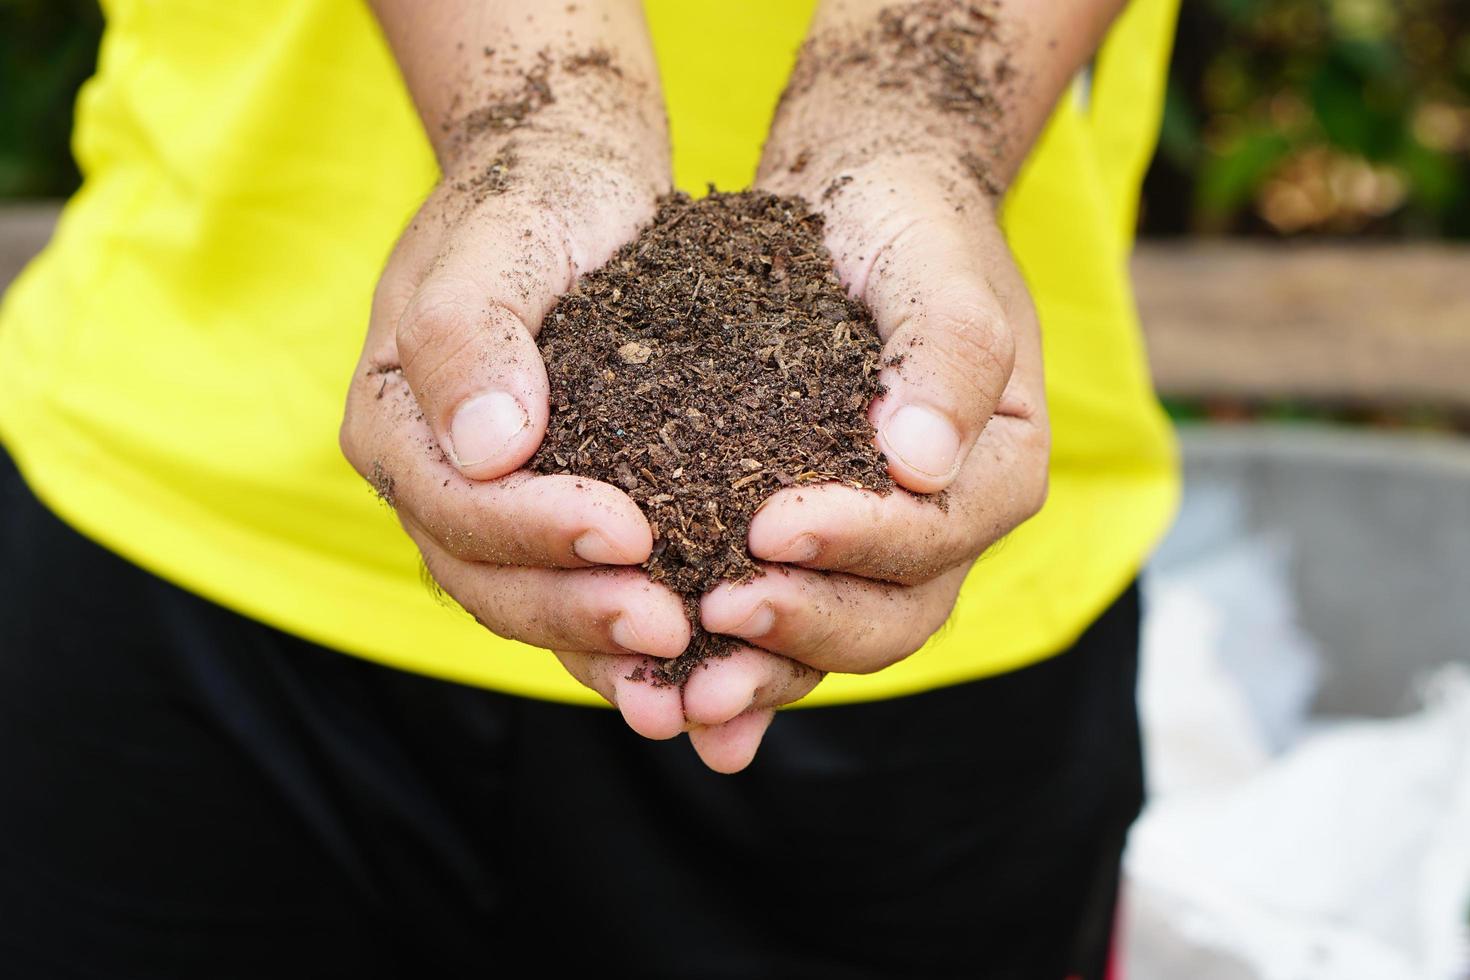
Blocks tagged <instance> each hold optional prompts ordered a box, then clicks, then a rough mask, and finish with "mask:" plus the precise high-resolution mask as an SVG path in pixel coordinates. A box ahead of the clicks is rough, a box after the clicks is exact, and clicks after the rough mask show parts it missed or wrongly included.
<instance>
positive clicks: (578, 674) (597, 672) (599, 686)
mask: <svg viewBox="0 0 1470 980" xmlns="http://www.w3.org/2000/svg"><path fill="white" fill-rule="evenodd" d="M556 656H557V659H559V660H560V661H561V663H562V666H563V667H565V668H566V669H567V673H569V674H571V675H572V676H573V677H575V678H576V679H577V680H578V681H580V682H581V683H582V684H583V686H585V687H588V688H591V689H592V690H593V691H596V692H597V693H598V694H600V695H602V697H603V699H604V700H606V701H607V703H608V704H611V705H612V706H613V707H615V708H617V709H618V711H619V713H621V714H622V716H623V721H625V722H627V724H628V727H629V728H631V729H633V731H635V732H637V733H638V734H639V735H642V736H643V737H644V738H652V739H659V740H662V739H668V738H673V737H674V736H675V735H678V734H680V733H681V732H683V731H684V730H685V728H686V727H687V726H686V724H685V720H684V706H683V702H682V701H681V700H680V695H679V689H678V688H677V687H675V686H674V685H672V684H653V683H651V682H650V681H649V680H648V678H649V677H651V676H652V672H653V668H654V667H655V666H656V664H657V661H654V660H651V659H649V658H647V657H629V656H617V655H608V654H601V653H576V652H568V651H557V653H556Z"/></svg>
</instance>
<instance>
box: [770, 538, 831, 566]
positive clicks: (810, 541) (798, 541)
mask: <svg viewBox="0 0 1470 980" xmlns="http://www.w3.org/2000/svg"><path fill="white" fill-rule="evenodd" d="M821 553H822V543H821V542H820V541H818V540H817V538H816V535H813V534H798V535H797V536H796V537H794V538H792V539H791V541H790V543H788V544H787V545H786V547H784V548H782V549H781V550H780V551H777V552H775V553H773V554H770V555H767V556H765V557H766V561H784V562H802V561H811V560H812V559H813V558H815V557H817V555H819V554H821Z"/></svg>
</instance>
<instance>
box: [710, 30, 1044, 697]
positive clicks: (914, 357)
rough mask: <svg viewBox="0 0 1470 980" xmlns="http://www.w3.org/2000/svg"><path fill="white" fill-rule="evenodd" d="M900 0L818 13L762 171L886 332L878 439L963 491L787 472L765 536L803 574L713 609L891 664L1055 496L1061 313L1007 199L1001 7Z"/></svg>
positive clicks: (760, 630) (814, 649) (914, 476)
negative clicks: (813, 478)
mask: <svg viewBox="0 0 1470 980" xmlns="http://www.w3.org/2000/svg"><path fill="white" fill-rule="evenodd" d="M873 6H874V7H877V6H879V5H876V4H875V5H873ZM855 7H856V8H862V7H863V4H861V3H859V4H856V5H855ZM897 10H898V8H896V7H895V8H884V9H881V10H878V11H877V12H876V14H874V15H873V16H872V17H871V18H870V19H865V18H864V17H859V16H856V15H854V19H853V20H852V21H851V22H850V23H849V22H843V21H842V19H841V16H834V17H833V18H832V21H833V22H832V23H829V24H824V23H819V24H818V26H817V29H816V33H815V35H814V37H813V40H812V41H811V42H810V43H809V44H808V46H807V48H806V49H805V50H804V52H803V56H802V60H801V63H799V64H798V66H797V69H796V72H795V74H794V75H793V80H792V84H791V86H790V88H789V89H788V91H787V94H786V96H785V98H784V99H783V103H782V107H781V109H780V111H779V112H778V114H777V118H776V122H775V124H774V126H773V129H772V134H771V138H770V140H769V141H768V142H767V145H766V152H765V157H764V160H763V162H762V168H761V175H760V179H759V181H758V185H759V186H763V187H766V188H769V189H771V190H774V191H777V192H779V193H786V194H801V195H804V196H806V197H807V198H808V199H809V200H811V201H813V202H814V204H815V206H816V208H817V210H818V211H820V212H821V213H822V214H823V215H824V216H825V218H826V223H825V239H826V244H827V247H828V249H829V250H830V251H831V253H832V256H833V258H834V260H835V262H836V267H837V273H838V275H839V277H840V278H841V280H842V281H843V283H845V284H846V286H847V287H848V289H849V290H851V292H852V294H853V295H854V296H856V297H859V298H860V299H861V300H862V301H863V302H864V303H866V305H867V306H868V307H869V308H870V309H871V310H872V313H873V316H874V318H875V320H876V324H877V328H878V331H879V334H880V336H881V337H882V339H883V344H884V346H883V355H882V356H883V362H882V363H883V368H882V371H881V373H880V375H879V378H880V380H881V382H882V384H883V385H884V387H885V388H886V393H885V394H884V395H883V396H882V397H881V398H879V399H877V400H876V401H874V402H873V404H872V406H871V408H870V410H869V417H870V418H871V420H872V422H873V424H874V426H875V427H876V429H877V432H878V436H877V441H878V445H879V447H880V448H881V449H882V450H883V452H884V453H885V455H886V457H887V460H888V463H889V467H890V473H891V475H892V477H893V479H894V480H895V481H897V482H898V483H899V484H901V485H902V486H904V487H907V488H908V489H910V490H915V491H921V492H931V491H937V490H941V489H942V490H944V492H945V495H944V506H943V507H936V506H934V504H933V502H932V501H931V500H926V499H923V498H920V497H916V496H914V495H913V494H905V493H893V494H889V495H886V496H882V495H878V494H874V493H871V492H867V491H864V490H860V489H855V488H853V487H851V486H843V485H840V484H828V485H825V486H822V487H817V488H802V489H795V488H788V489H783V490H781V491H779V492H778V493H777V494H776V495H775V497H774V498H772V499H771V500H770V501H769V502H768V503H767V504H766V505H765V506H764V507H762V508H761V510H760V512H759V513H758V514H756V515H755V517H754V518H753V519H752V521H751V525H750V532H749V543H750V551H751V553H752V554H753V555H754V556H755V557H756V558H758V559H763V560H764V561H766V562H779V563H782V565H783V567H785V568H786V569H787V574H784V575H770V574H768V575H765V576H762V577H759V578H754V579H751V580H750V581H748V582H745V583H742V584H733V585H722V586H719V587H717V588H716V589H714V590H713V591H712V592H711V593H710V594H709V595H708V596H706V597H705V599H704V600H703V602H702V604H701V623H702V625H703V626H704V627H705V628H706V629H708V630H710V631H712V632H730V633H737V634H739V635H741V636H743V637H745V638H746V639H747V640H749V641H750V642H751V643H754V644H758V645H759V646H760V647H761V648H763V649H767V650H772V651H776V652H779V653H782V654H785V655H786V656H789V657H791V658H793V659H795V660H798V661H801V662H803V663H805V664H807V665H809V666H811V667H814V668H816V669H818V670H823V671H842V672H852V673H866V672H870V671H875V670H880V669H882V668H884V667H886V666H888V665H890V664H893V663H895V662H897V661H899V660H901V659H903V658H904V657H906V656H908V655H909V654H911V653H913V652H914V651H915V650H917V649H918V648H919V647H920V646H922V645H923V643H924V642H925V641H926V640H927V639H928V638H929V637H930V636H931V635H933V634H934V633H935V632H936V631H937V630H938V629H939V628H940V627H941V626H942V625H943V624H944V622H945V621H946V619H948V617H949V614H950V612H951V610H952V609H953V607H954V603H955V600H956V598H957V596H958V594H959V589H960V586H961V585H962V583H963V582H964V580H965V576H966V574H967V573H968V571H969V569H970V566H971V565H972V564H973V563H974V562H975V560H976V559H977V558H978V557H979V556H980V555H981V553H983V552H984V550H985V549H986V548H988V547H990V546H991V545H992V544H994V543H995V542H996V541H997V540H999V539H1000V538H1001V537H1002V536H1003V535H1005V534H1007V533H1009V532H1010V531H1011V530H1012V529H1013V528H1015V527H1016V526H1017V525H1018V524H1020V523H1021V522H1022V521H1024V520H1025V519H1027V518H1028V517H1030V516H1031V515H1032V514H1034V513H1035V512H1036V511H1037V510H1038V509H1039V508H1040V506H1041V504H1042V502H1043V500H1044V499H1045V496H1046V486H1047V464H1048V452H1049V430H1048V426H1047V417H1046V406H1045V394H1044V380H1043V374H1042V363H1041V341H1040V332H1039V329H1038V325H1037V319H1036V312H1035V309H1034V307H1033V305H1032V303H1031V299H1030V296H1029V294H1028V293H1027V290H1026V285H1025V282H1024V280H1023V279H1022V277H1021V275H1020V272H1019V271H1018V270H1017V268H1016V265H1015V262H1014V260H1013V259H1012V257H1011V254H1010V250H1009V248H1008V246H1007V244H1006V242H1005V238H1004V236H1003V234H1002V233H1001V231H1000V229H999V227H998V226H997V224H996V220H995V206H996V201H995V195H996V194H997V193H998V191H999V190H1000V189H1001V188H1002V187H1003V184H1004V181H1005V179H1007V178H1008V176H1009V173H1010V171H1011V169H1012V168H1013V163H1012V160H1013V155H1008V154H1010V151H1009V150H1008V149H1007V145H1008V144H1007V139H1008V137H1007V130H1006V128H1005V127H1004V126H1002V125H1001V123H1000V122H999V121H998V115H997V114H998V113H999V112H1000V107H1001V106H1002V104H1003V103H1004V102H1005V101H1006V100H1007V99H1008V89H1009V86H1010V85H1012V83H1013V79H1014V74H1013V72H1012V70H1011V69H1010V67H1009V64H1008V62H1007V60H1006V57H1005V51H1006V48H1005V45H1004V44H1003V43H1002V39H1000V38H998V37H997V36H996V33H995V32H996V26H995V21H994V19H993V18H992V17H991V16H990V14H989V13H988V11H990V10H992V8H991V7H990V6H987V5H984V4H948V3H934V2H919V3H915V4H912V5H910V6H907V7H904V8H903V11H902V13H899V12H897ZM1038 125H1039V124H1038Z"/></svg>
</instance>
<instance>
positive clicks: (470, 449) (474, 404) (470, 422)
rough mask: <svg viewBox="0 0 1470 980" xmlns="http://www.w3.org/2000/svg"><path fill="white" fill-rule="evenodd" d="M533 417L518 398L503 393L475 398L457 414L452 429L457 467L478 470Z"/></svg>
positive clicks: (451, 434)
mask: <svg viewBox="0 0 1470 980" xmlns="http://www.w3.org/2000/svg"><path fill="white" fill-rule="evenodd" d="M530 421H531V419H530V416H528V415H527V414H526V410H525V409H524V408H522V407H521V403H520V402H518V401H516V399H515V397H514V396H512V395H508V394H506V393H505V392H503V391H491V392H486V393H485V394H483V395H476V396H475V397H474V398H471V399H470V400H469V401H467V402H465V403H464V404H463V405H461V406H459V410H458V411H457V412H455V413H454V421H453V423H451V425H450V426H449V438H450V439H451V440H452V441H453V443H454V444H453V446H451V447H450V448H451V452H450V455H451V456H452V457H453V458H454V462H455V464H456V465H458V466H475V465H477V464H479V463H483V462H485V461H486V460H487V459H493V458H494V457H495V456H497V455H498V454H499V453H500V452H501V451H503V450H504V449H505V447H506V446H507V445H509V444H510V441H511V440H512V439H514V438H515V437H516V436H518V435H520V432H521V430H522V429H524V428H525V427H526V426H527V425H529V424H530Z"/></svg>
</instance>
